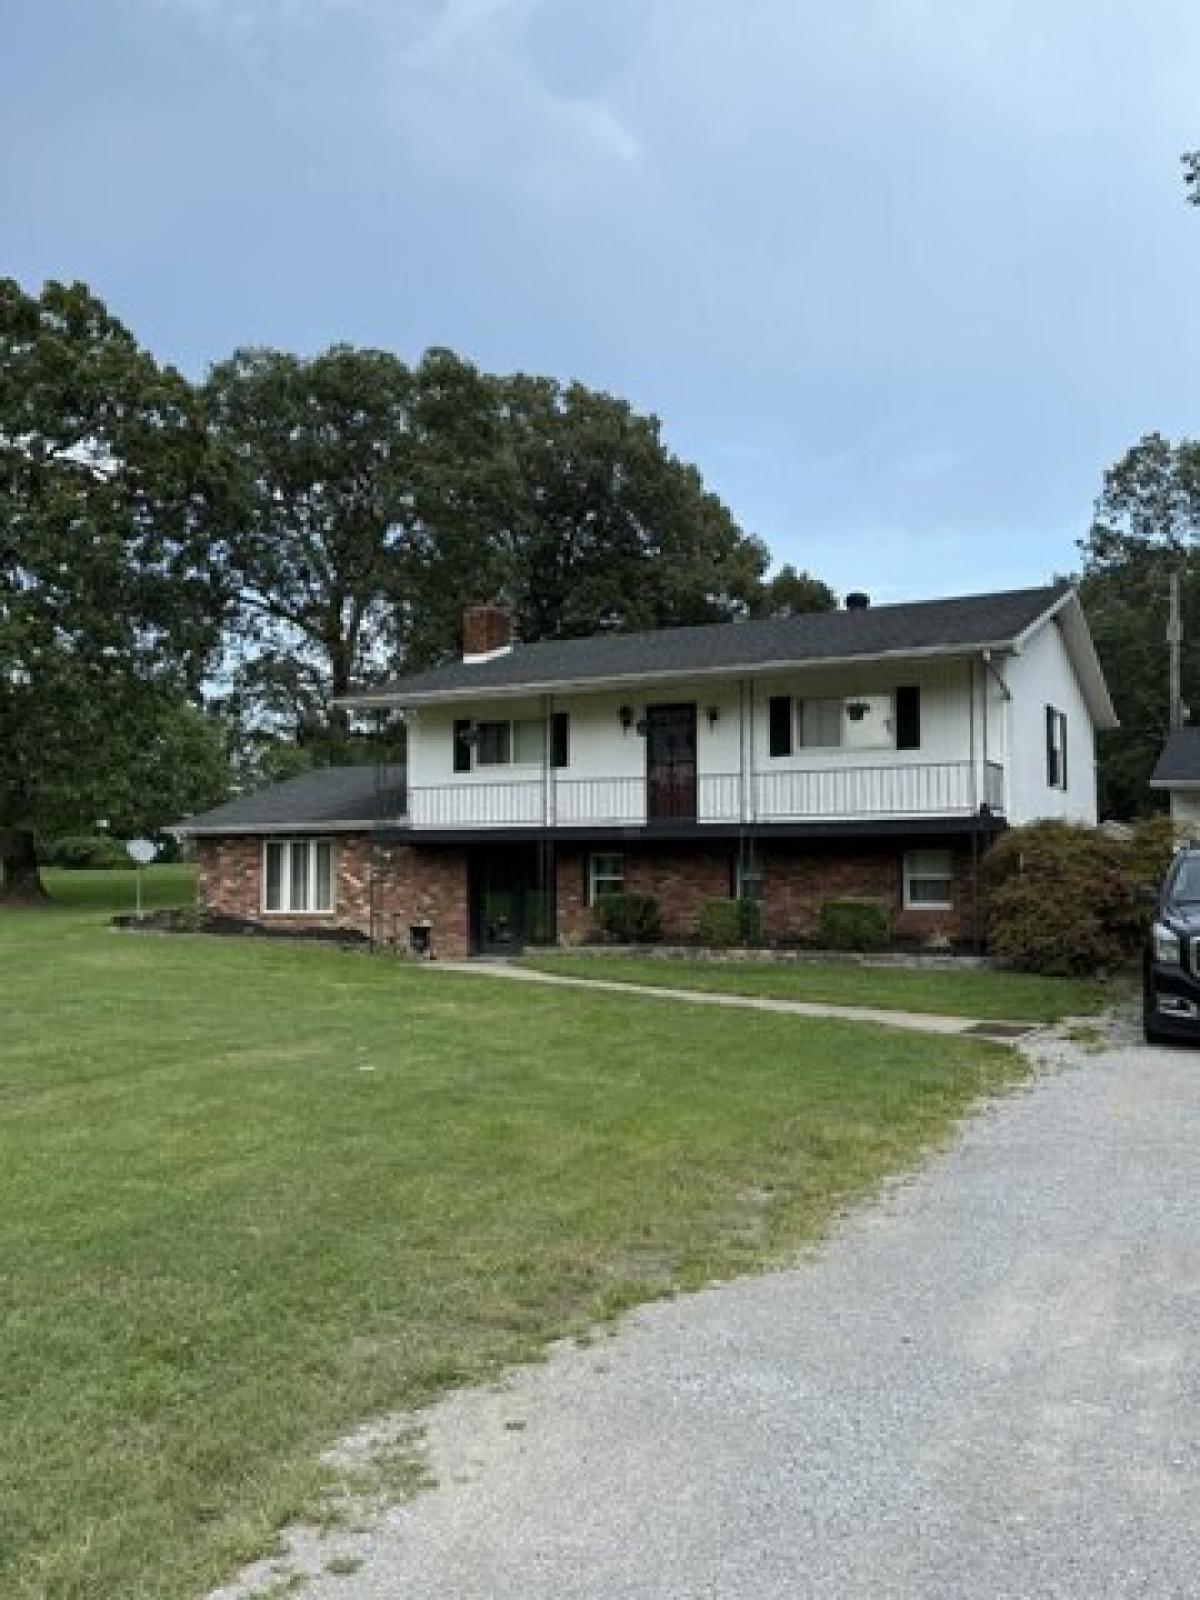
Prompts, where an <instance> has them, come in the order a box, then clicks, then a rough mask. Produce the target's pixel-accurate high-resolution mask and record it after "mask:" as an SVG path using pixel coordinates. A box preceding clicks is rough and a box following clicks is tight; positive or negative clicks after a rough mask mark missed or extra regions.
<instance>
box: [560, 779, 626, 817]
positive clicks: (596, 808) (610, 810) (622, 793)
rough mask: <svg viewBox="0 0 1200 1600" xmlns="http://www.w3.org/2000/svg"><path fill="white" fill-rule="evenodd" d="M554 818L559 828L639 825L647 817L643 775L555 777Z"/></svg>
mask: <svg viewBox="0 0 1200 1600" xmlns="http://www.w3.org/2000/svg"><path fill="white" fill-rule="evenodd" d="M553 804H554V821H555V822H556V823H557V824H558V826H559V827H560V828H577V827H580V826H581V825H591V824H593V823H595V824H600V823H609V824H613V825H620V826H624V827H635V828H636V827H640V826H641V824H642V823H644V822H645V820H646V782H645V779H644V778H556V779H555V782H554V799H553Z"/></svg>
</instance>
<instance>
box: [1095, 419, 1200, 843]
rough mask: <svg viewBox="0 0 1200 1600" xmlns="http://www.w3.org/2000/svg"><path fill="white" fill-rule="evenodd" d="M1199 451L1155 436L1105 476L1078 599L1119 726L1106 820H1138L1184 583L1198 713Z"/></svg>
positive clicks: (1109, 763) (1189, 672) (1186, 677)
mask: <svg viewBox="0 0 1200 1600" xmlns="http://www.w3.org/2000/svg"><path fill="white" fill-rule="evenodd" d="M1198 540H1200V444H1197V443H1196V442H1194V441H1191V440H1183V441H1182V442H1180V443H1179V444H1171V443H1170V441H1168V440H1167V439H1164V438H1163V437H1162V436H1161V435H1159V434H1153V433H1152V434H1147V435H1146V436H1145V437H1144V438H1143V439H1141V440H1139V442H1138V443H1137V444H1136V445H1134V446H1133V448H1132V449H1130V450H1129V451H1127V452H1126V454H1125V455H1124V456H1123V457H1122V458H1121V460H1120V461H1118V462H1117V463H1116V465H1115V466H1113V467H1112V468H1111V469H1110V470H1109V471H1108V473H1107V474H1106V476H1105V480H1104V488H1103V491H1102V493H1101V495H1100V499H1099V501H1098V503H1097V508H1096V520H1095V522H1094V524H1093V526H1092V529H1091V532H1090V533H1089V535H1088V537H1087V539H1086V540H1084V541H1083V544H1082V551H1083V557H1084V568H1083V579H1082V583H1081V585H1080V595H1081V598H1082V600H1083V603H1084V608H1085V610H1086V611H1087V615H1088V621H1089V623H1090V624H1091V628H1092V632H1093V635H1094V637H1095V641H1096V648H1097V651H1098V652H1099V655H1100V659H1101V661H1102V663H1103V665H1104V669H1105V673H1106V675H1107V677H1108V681H1109V686H1110V688H1111V690H1112V695H1113V700H1114V702H1115V704H1116V708H1117V715H1118V716H1119V717H1120V719H1121V727H1120V729H1119V730H1117V731H1116V732H1114V733H1108V734H1104V735H1102V736H1101V745H1100V761H1099V778H1100V808H1101V812H1102V813H1103V814H1107V815H1116V816H1136V815H1139V814H1141V813H1143V812H1145V811H1146V810H1148V809H1149V808H1150V807H1151V805H1152V804H1153V797H1152V795H1151V792H1150V790H1149V789H1148V788H1147V787H1146V785H1147V781H1148V779H1149V777H1150V773H1151V771H1152V769H1153V767H1154V763H1155V760H1156V759H1157V757H1158V753H1159V750H1160V749H1161V747H1162V742H1163V739H1164V737H1165V735H1166V732H1167V728H1168V725H1169V721H1170V707H1169V705H1168V674H1167V644H1166V628H1167V609H1168V585H1169V576H1170V572H1171V570H1172V568H1175V569H1176V570H1177V571H1178V572H1179V574H1180V598H1181V608H1182V614H1183V624H1184V639H1185V648H1184V652H1183V657H1182V687H1183V698H1184V701H1185V702H1186V703H1188V704H1190V705H1191V706H1193V707H1196V708H1198V709H1200V664H1198V661H1197V653H1196V649H1195V641H1196V640H1198V639H1200V544H1198V542H1197V541H1198Z"/></svg>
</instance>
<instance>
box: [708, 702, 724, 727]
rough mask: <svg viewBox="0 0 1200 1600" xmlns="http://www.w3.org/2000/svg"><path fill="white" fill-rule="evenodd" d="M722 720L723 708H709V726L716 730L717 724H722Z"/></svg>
mask: <svg viewBox="0 0 1200 1600" xmlns="http://www.w3.org/2000/svg"><path fill="white" fill-rule="evenodd" d="M720 720H721V708H720V706H709V708H708V725H709V727H710V728H715V727H716V725H717V723H718V722H720Z"/></svg>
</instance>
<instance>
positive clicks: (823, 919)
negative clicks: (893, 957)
mask: <svg viewBox="0 0 1200 1600" xmlns="http://www.w3.org/2000/svg"><path fill="white" fill-rule="evenodd" d="M891 931H892V930H891V919H890V918H889V916H888V908H887V907H886V906H885V905H884V904H883V902H882V901H881V900H826V901H825V902H824V904H823V905H822V906H821V915H820V919H819V921H818V924H817V938H818V940H819V942H820V943H821V944H822V945H824V947H825V948H826V949H827V950H883V949H886V948H887V945H888V942H889V940H890V938H891Z"/></svg>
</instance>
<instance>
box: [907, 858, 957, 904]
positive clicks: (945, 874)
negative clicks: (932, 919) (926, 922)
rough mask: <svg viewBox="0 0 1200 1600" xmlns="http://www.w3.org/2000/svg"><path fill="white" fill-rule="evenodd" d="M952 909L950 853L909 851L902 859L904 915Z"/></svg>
mask: <svg viewBox="0 0 1200 1600" xmlns="http://www.w3.org/2000/svg"><path fill="white" fill-rule="evenodd" d="M953 906H954V852H953V851H952V850H909V851H908V852H906V854H905V857H904V907H905V910H907V911H950V910H952V909H953Z"/></svg>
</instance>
